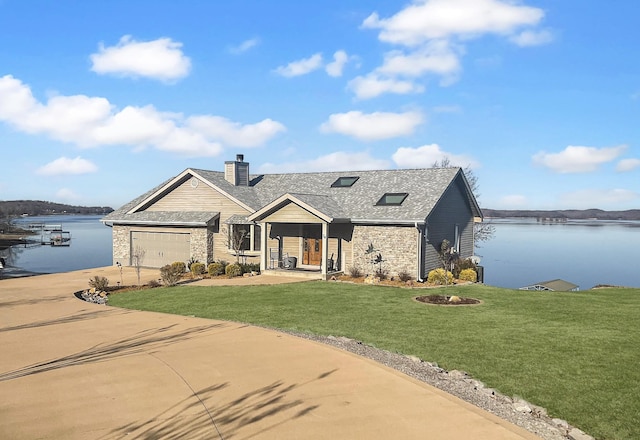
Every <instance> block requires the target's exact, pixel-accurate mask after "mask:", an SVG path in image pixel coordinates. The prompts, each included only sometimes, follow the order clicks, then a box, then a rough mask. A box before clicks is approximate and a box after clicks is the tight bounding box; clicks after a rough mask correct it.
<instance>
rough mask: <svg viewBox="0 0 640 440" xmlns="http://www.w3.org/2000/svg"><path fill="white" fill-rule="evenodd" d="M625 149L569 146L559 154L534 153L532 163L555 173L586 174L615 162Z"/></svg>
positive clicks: (624, 146) (623, 146)
mask: <svg viewBox="0 0 640 440" xmlns="http://www.w3.org/2000/svg"><path fill="white" fill-rule="evenodd" d="M626 148H627V146H626V145H620V146H617V147H608V148H595V147H581V146H572V145H570V146H568V147H567V148H565V149H564V150H562V151H561V152H559V153H547V152H545V151H541V152H539V153H536V154H535V155H534V156H533V162H534V163H535V164H537V165H541V166H544V167H546V168H549V169H550V170H552V171H554V172H556V173H563V174H565V173H588V172H591V171H595V170H596V169H597V168H598V166H600V165H602V164H604V163H607V162H611V161H613V160H615V159H616V158H617V157H618V156H620V155H621V154H622V153H623V152H624V150H626Z"/></svg>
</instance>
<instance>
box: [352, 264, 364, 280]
mask: <svg viewBox="0 0 640 440" xmlns="http://www.w3.org/2000/svg"><path fill="white" fill-rule="evenodd" d="M349 276H350V277H351V278H361V277H363V276H364V272H362V269H360V268H359V267H358V266H355V265H354V266H349Z"/></svg>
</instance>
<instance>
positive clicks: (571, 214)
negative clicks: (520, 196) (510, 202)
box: [482, 208, 640, 220]
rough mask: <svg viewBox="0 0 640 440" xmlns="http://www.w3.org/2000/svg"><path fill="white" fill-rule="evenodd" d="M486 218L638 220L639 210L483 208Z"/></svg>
mask: <svg viewBox="0 0 640 440" xmlns="http://www.w3.org/2000/svg"><path fill="white" fill-rule="evenodd" d="M482 213H483V214H484V217H486V218H538V219H566V220H640V209H630V210H627V211H604V210H602V209H564V210H533V209H532V210H517V209H489V208H483V209H482Z"/></svg>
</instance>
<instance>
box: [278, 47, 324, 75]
mask: <svg viewBox="0 0 640 440" xmlns="http://www.w3.org/2000/svg"><path fill="white" fill-rule="evenodd" d="M321 67H322V54H321V53H316V54H314V55H312V56H310V57H309V58H303V59H301V60H298V61H292V62H291V63H289V64H287V65H286V66H280V67H278V68H276V69H275V72H276V73H277V74H278V75H281V76H284V77H287V78H291V77H294V76H300V75H306V74H308V73H311V72H313V71H314V70H318V69H319V68H321Z"/></svg>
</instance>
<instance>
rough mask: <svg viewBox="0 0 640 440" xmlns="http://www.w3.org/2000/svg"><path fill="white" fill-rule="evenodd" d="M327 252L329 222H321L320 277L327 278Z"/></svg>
mask: <svg viewBox="0 0 640 440" xmlns="http://www.w3.org/2000/svg"><path fill="white" fill-rule="evenodd" d="M328 252H329V224H328V223H326V222H325V223H322V263H321V264H320V272H321V273H322V279H323V280H325V281H326V280H327V258H328V256H327V254H328Z"/></svg>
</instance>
